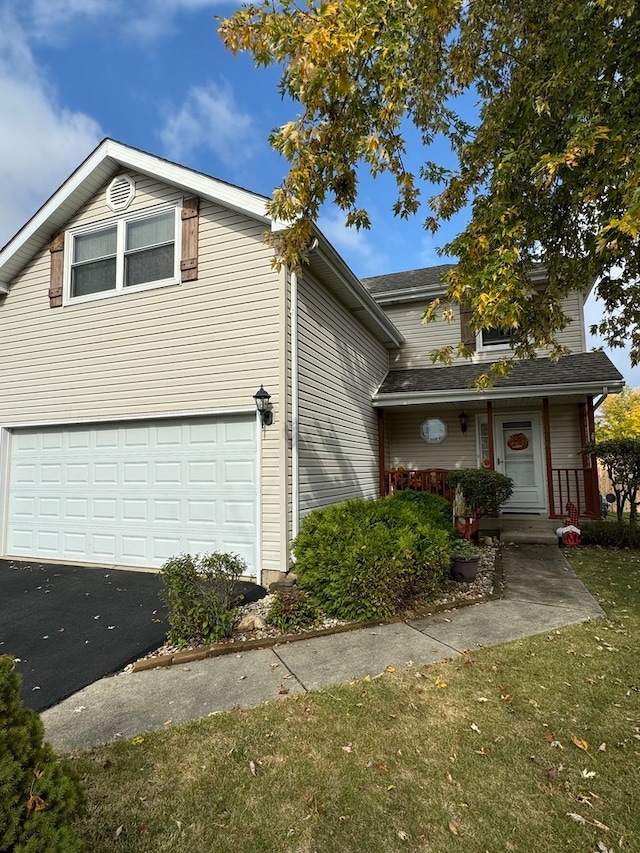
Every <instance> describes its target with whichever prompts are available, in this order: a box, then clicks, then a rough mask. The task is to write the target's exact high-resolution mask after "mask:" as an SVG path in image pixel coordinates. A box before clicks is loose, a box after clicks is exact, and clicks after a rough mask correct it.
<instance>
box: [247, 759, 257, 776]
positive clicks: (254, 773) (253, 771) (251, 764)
mask: <svg viewBox="0 0 640 853" xmlns="http://www.w3.org/2000/svg"><path fill="white" fill-rule="evenodd" d="M249 770H250V771H251V775H252V776H257V775H258V771H257V770H256V763H255V761H250V762H249Z"/></svg>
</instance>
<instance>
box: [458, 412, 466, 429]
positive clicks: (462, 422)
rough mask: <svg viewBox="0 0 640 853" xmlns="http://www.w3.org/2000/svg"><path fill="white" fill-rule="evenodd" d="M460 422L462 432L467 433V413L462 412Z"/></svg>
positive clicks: (459, 417) (459, 416)
mask: <svg viewBox="0 0 640 853" xmlns="http://www.w3.org/2000/svg"><path fill="white" fill-rule="evenodd" d="M458 420H459V421H460V432H466V431H467V413H466V412H465V411H462V412H460V414H459V415H458Z"/></svg>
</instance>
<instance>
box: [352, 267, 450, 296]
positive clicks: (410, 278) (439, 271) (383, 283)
mask: <svg viewBox="0 0 640 853" xmlns="http://www.w3.org/2000/svg"><path fill="white" fill-rule="evenodd" d="M455 266H456V265H455V264H439V265H438V266H435V267H422V268H421V269H417V270H406V271H405V272H393V273H387V274H386V275H376V276H373V277H371V278H363V279H362V284H363V285H364V286H365V287H366V289H367V290H368V291H369V293H370V294H371V295H372V296H373V297H374V298H375V300H376V301H377V302H391V301H395V300H398V299H409V300H410V299H422V298H423V297H424V296H434V295H435V294H437V293H442V292H443V290H444V289H445V284H444V280H443V276H444V274H445V273H446V272H447V270H450V269H453V268H454V267H455Z"/></svg>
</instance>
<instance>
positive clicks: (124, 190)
mask: <svg viewBox="0 0 640 853" xmlns="http://www.w3.org/2000/svg"><path fill="white" fill-rule="evenodd" d="M135 194H136V185H135V182H134V180H133V178H130V177H129V175H118V177H117V178H114V179H113V180H112V181H111V183H110V184H109V186H108V187H107V206H108V207H109V209H110V210H113V212H114V213H119V212H120V211H121V210H126V209H127V208H128V207H129V205H130V204H131V202H132V201H133V199H134V197H135Z"/></svg>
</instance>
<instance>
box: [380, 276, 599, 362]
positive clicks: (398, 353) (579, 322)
mask: <svg viewBox="0 0 640 853" xmlns="http://www.w3.org/2000/svg"><path fill="white" fill-rule="evenodd" d="M563 305H564V311H565V312H566V314H567V316H569V317H571V318H572V322H571V323H569V325H568V326H567V328H566V329H564V330H563V331H562V332H560V333H559V335H558V341H559V343H560V344H561V345H562V346H566V347H569V349H570V350H571V351H572V352H584V351H585V349H586V345H585V337H584V320H583V313H582V296H581V294H579V293H572V294H570V295H569V296H568V297H567V298H566V299H565V300H564V303H563ZM382 307H383V308H384V310H385V313H386V314H387V315H388V316H389V318H390V319H391V320H392V322H393V323H394V324H395V326H396V327H397V328H398V329H399V331H400V332H401V333H402V335H403V337H404V339H405V343H404V344H403V345H402V347H401V348H400V349H398V350H394V351H393V352H392V353H391V354H390V360H389V361H390V367H391V369H398V370H400V369H406V368H415V367H419V368H423V367H434V366H435V367H437V366H439V365H438V364H434V362H433V361H432V360H431V353H432V352H433V351H434V350H438V349H441V348H442V347H447V346H450V347H454V348H455V347H457V346H458V344H459V343H460V313H459V309H458V306H457V305H455V306H453V312H454V319H453V320H452V321H451V322H450V323H449V322H446V321H445V320H443V319H442V317H441V316H439V317H438V319H437V320H434V321H433V322H432V323H428V324H424V323H421V322H420V320H421V317H422V315H423V313H424V309H425V308H426V301H425V302H422V301H416V302H404V303H399V304H391V305H383V306H382ZM503 354H504V352H503V351H494V352H491V351H489V352H478V353H476V355H475V356H474V359H475V360H478V361H492V360H495V358H496V357H498V356H501V355H503ZM539 354H540V355H543V354H544V352H543V351H542V350H540V352H539ZM453 362H454V363H457V364H464V363H468V362H467V360H466V359H463V358H454V359H453Z"/></svg>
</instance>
